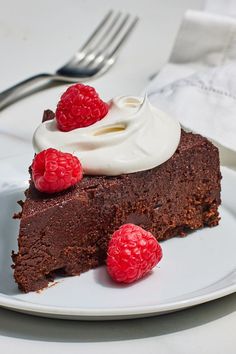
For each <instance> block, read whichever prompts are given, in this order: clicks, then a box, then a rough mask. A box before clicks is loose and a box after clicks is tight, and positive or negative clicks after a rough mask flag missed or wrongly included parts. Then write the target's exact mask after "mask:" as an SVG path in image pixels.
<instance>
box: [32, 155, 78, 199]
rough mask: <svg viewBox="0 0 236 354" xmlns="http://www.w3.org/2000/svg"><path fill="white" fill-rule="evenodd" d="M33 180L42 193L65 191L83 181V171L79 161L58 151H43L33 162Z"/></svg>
mask: <svg viewBox="0 0 236 354" xmlns="http://www.w3.org/2000/svg"><path fill="white" fill-rule="evenodd" d="M31 169H32V179H33V181H34V184H35V187H36V188H37V189H38V190H39V191H40V192H45V193H56V192H60V191H63V190H65V189H67V188H69V187H71V186H73V185H75V184H76V183H77V182H79V181H80V180H81V179H82V176H83V170H82V166H81V163H80V161H79V159H78V158H77V157H76V156H73V155H71V154H69V153H65V152H61V151H58V150H56V149H52V148H50V149H47V150H43V151H41V152H40V153H39V154H37V155H36V156H35V157H34V160H33V162H32V166H31Z"/></svg>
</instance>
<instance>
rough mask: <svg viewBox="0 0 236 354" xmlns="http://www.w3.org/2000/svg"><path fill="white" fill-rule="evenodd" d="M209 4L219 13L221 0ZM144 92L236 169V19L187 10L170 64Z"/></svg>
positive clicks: (223, 162) (223, 160)
mask: <svg viewBox="0 0 236 354" xmlns="http://www.w3.org/2000/svg"><path fill="white" fill-rule="evenodd" d="M212 3H213V4H214V6H215V8H217V10H218V11H219V9H220V4H221V1H220V0H218V1H217V6H216V2H211V1H209V0H208V2H207V5H208V6H207V7H208V9H209V8H211V5H212ZM228 4H229V5H230V9H231V10H232V6H233V5H232V3H231V2H230V1H229V2H228ZM224 6H225V2H224ZM235 10H236V4H235ZM224 11H225V9H224ZM234 14H236V11H235V13H234ZM147 93H148V96H149V99H150V101H151V103H152V104H154V105H156V106H158V107H159V108H161V109H163V110H164V111H166V112H168V113H170V114H171V115H172V116H173V117H176V118H177V119H178V120H179V121H180V123H181V124H182V126H183V127H184V128H185V129H187V130H190V131H194V132H198V133H200V134H202V135H204V136H206V137H208V138H209V139H211V140H212V141H213V142H214V143H216V144H217V145H218V146H219V147H220V152H221V163H222V164H223V165H228V166H229V167H236V19H234V18H233V17H227V16H220V15H217V14H211V13H208V12H201V11H191V10H189V11H187V13H186V14H185V16H184V20H183V22H182V25H181V27H180V30H179V33H178V36H177V39H176V42H175V45H174V48H173V51H172V54H171V56H170V59H169V63H168V64H166V65H165V66H164V67H163V69H162V70H161V71H160V72H159V73H158V75H157V76H156V77H155V78H154V79H153V80H152V82H151V83H150V85H149V86H148V88H147Z"/></svg>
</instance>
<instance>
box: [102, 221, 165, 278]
mask: <svg viewBox="0 0 236 354" xmlns="http://www.w3.org/2000/svg"><path fill="white" fill-rule="evenodd" d="M161 258H162V249H161V246H160V245H159V243H158V242H157V240H156V239H155V237H154V236H153V235H152V234H151V233H150V232H148V231H145V230H144V229H142V228H141V227H139V226H136V225H133V224H125V225H123V226H121V227H120V228H119V230H117V231H115V232H114V233H113V235H112V238H111V240H110V242H109V245H108V257H107V270H108V273H109V274H110V276H111V277H112V278H113V279H114V280H115V281H117V282H122V283H132V282H134V281H135V280H138V279H140V278H142V277H143V276H144V275H146V274H147V273H148V272H149V271H150V270H151V269H152V268H153V267H155V266H156V265H157V263H158V262H159V261H160V260H161Z"/></svg>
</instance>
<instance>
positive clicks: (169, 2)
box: [0, 0, 236, 354]
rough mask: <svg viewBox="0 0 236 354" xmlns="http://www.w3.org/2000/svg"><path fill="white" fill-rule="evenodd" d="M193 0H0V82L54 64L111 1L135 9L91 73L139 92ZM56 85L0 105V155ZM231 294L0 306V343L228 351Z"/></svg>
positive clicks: (18, 142) (102, 82)
mask: <svg viewBox="0 0 236 354" xmlns="http://www.w3.org/2000/svg"><path fill="white" fill-rule="evenodd" d="M201 6H202V1H200V0H165V1H161V0H146V1H144V0H136V1H135V0H119V2H118V1H115V0H100V1H95V0H94V1H92V0H86V1H85V0H67V1H66V0H51V1H47V0H41V1H37V2H36V1H30V0H21V1H16V0H8V1H4V0H0V9H1V10H0V63H1V65H0V91H1V90H3V89H5V88H7V87H8V86H10V85H11V84H14V83H16V82H17V81H19V80H21V79H23V78H26V77H27V76H30V75H33V74H36V73H38V72H39V71H53V70H54V69H55V68H57V67H59V66H60V65H62V64H63V63H64V62H65V61H66V60H67V59H68V58H69V57H70V56H71V55H72V54H73V52H74V51H75V50H76V49H77V48H79V46H80V45H81V44H82V43H83V41H84V39H85V38H86V37H87V36H88V34H89V33H90V32H91V29H92V28H94V27H95V26H96V24H97V23H98V22H99V20H100V19H101V18H102V16H103V15H104V13H106V11H107V10H109V9H110V8H114V9H117V10H118V9H121V10H126V11H129V12H131V13H133V14H137V15H139V16H140V18H141V20H140V23H139V26H138V27H137V29H136V30H135V32H134V33H133V35H132V37H131V38H130V40H129V42H128V43H127V45H126V47H125V48H124V49H123V51H122V52H121V55H120V57H119V60H118V62H117V63H116V65H115V66H114V67H113V68H112V69H111V71H110V72H109V73H107V74H106V75H105V76H103V77H102V78H100V79H97V80H96V81H94V82H91V84H92V85H94V86H95V87H96V88H97V90H98V91H99V92H100V93H101V96H102V97H103V98H104V99H107V98H110V97H112V96H114V95H118V94H139V93H140V92H141V91H142V90H143V88H144V87H145V86H146V85H147V83H148V80H149V77H150V76H151V75H152V74H153V73H155V72H156V71H158V70H159V68H160V67H161V65H162V64H163V63H164V62H165V61H166V60H167V58H168V55H169V53H170V50H171V48H172V45H173V42H174V39H175V36H176V33H177V29H178V27H179V25H180V23H181V18H182V16H183V13H184V11H185V10H186V9H187V8H193V9H194V8H195V9H200V8H201ZM63 90H64V86H60V87H54V88H50V89H48V90H45V91H43V92H39V93H37V94H35V95H34V96H31V97H29V98H26V99H24V100H23V101H20V102H18V103H16V104H14V105H12V106H11V107H9V108H7V109H5V110H4V111H2V112H0V159H4V158H8V157H10V156H14V155H17V154H22V153H27V152H30V151H32V147H31V137H32V132H33V131H34V129H35V127H36V126H37V124H38V123H39V121H40V118H41V113H42V111H43V110H44V109H45V108H52V109H54V108H55V104H56V102H57V100H58V97H59V95H60V93H61V92H62V91H63ZM235 328H236V294H234V295H230V296H227V297H225V298H222V299H219V300H216V301H213V302H210V303H207V304H203V305H200V306H197V307H195V308H192V309H188V310H185V311H181V312H176V313H173V314H169V315H165V316H160V317H152V318H147V319H139V320H127V321H112V322H82V321H62V320H50V319H44V318H38V317H33V316H27V315H23V314H18V313H14V312H11V311H7V310H5V309H0V352H1V353H8V354H11V353H15V352H17V353H31V352H32V353H34V354H37V353H44V354H47V353H50V354H52V353H55V354H60V353H79V352H81V353H88V354H90V353H112V354H113V353H121V352H122V353H129V352H131V351H134V352H135V353H137V354H138V353H155V354H156V353H160V354H167V353H168V354H169V353H171V354H177V353H179V354H185V353H186V354H195V353H196V354H200V353H201V354H203V353H206V354H213V353H214V354H222V353H227V354H231V353H232V354H235V353H236V336H235Z"/></svg>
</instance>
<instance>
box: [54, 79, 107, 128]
mask: <svg viewBox="0 0 236 354" xmlns="http://www.w3.org/2000/svg"><path fill="white" fill-rule="evenodd" d="M107 112H108V104H107V103H105V102H103V101H102V100H101V99H100V97H99V96H98V94H97V92H96V91H95V89H94V88H93V87H91V86H86V85H83V84H75V85H72V86H70V87H69V88H68V89H67V90H66V91H65V92H64V93H63V95H62V96H61V99H60V101H59V102H58V105H57V109H56V113H55V114H56V120H57V126H58V128H59V129H60V130H62V131H65V132H67V131H70V130H73V129H76V128H83V127H88V126H89V125H92V124H94V123H96V122H97V121H99V120H101V119H102V118H103V117H104V116H105V115H106V114H107Z"/></svg>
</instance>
